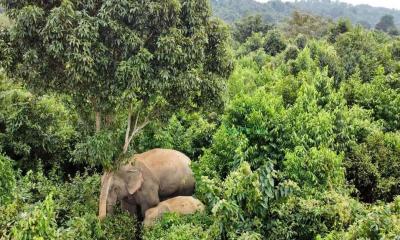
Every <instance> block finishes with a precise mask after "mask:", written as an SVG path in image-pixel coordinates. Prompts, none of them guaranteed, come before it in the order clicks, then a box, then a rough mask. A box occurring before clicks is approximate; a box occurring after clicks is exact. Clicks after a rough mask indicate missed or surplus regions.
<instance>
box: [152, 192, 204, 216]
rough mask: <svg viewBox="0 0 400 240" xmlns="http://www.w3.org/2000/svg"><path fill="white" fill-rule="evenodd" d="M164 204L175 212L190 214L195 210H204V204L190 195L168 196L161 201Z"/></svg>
mask: <svg viewBox="0 0 400 240" xmlns="http://www.w3.org/2000/svg"><path fill="white" fill-rule="evenodd" d="M160 204H165V205H167V206H168V209H169V210H170V211H171V212H177V213H182V214H192V213H195V212H196V211H200V212H201V211H204V205H203V203H201V202H200V201H199V200H198V199H196V198H194V197H191V196H178V197H174V198H170V199H168V200H165V201H164V202H161V203H160Z"/></svg>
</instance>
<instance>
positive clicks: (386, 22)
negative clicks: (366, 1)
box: [375, 15, 396, 33]
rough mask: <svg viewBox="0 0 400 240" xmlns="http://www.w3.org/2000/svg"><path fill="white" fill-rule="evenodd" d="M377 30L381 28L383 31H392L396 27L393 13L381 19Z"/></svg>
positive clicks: (376, 27)
mask: <svg viewBox="0 0 400 240" xmlns="http://www.w3.org/2000/svg"><path fill="white" fill-rule="evenodd" d="M375 29H376V30H381V31H383V32H387V33H389V32H391V31H393V30H395V29H396V25H395V24H394V17H393V16H392V15H384V16H382V18H381V20H379V22H378V23H377V24H376V26H375Z"/></svg>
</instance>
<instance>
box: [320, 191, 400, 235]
mask: <svg viewBox="0 0 400 240" xmlns="http://www.w3.org/2000/svg"><path fill="white" fill-rule="evenodd" d="M368 210H369V214H367V215H363V216H361V217H358V218H357V221H356V222H355V223H354V224H352V225H351V226H350V227H349V228H348V230H346V231H334V232H332V233H330V234H329V235H327V236H326V237H325V238H318V240H322V239H324V240H336V239H371V240H378V239H396V238H398V237H399V236H400V197H397V198H396V199H395V200H394V201H393V203H390V204H387V205H383V204H379V205H377V206H373V207H371V208H370V209H368Z"/></svg>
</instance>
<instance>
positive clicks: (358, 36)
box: [335, 27, 392, 82]
mask: <svg viewBox="0 0 400 240" xmlns="http://www.w3.org/2000/svg"><path fill="white" fill-rule="evenodd" d="M335 48H336V51H337V53H338V55H339V56H341V58H342V61H343V67H344V72H345V77H346V78H349V77H350V76H351V75H353V74H354V73H356V72H357V71H358V70H359V73H360V76H361V79H362V81H363V82H369V81H371V80H372V79H373V78H374V76H375V74H376V69H377V68H378V67H379V66H383V67H384V68H385V71H389V70H390V69H391V67H392V66H391V64H392V62H391V61H390V59H389V56H390V54H388V53H387V52H386V51H387V50H386V49H385V48H383V47H382V44H381V43H379V42H378V40H377V39H376V36H374V35H373V33H372V32H368V31H365V30H363V29H361V28H359V27H358V28H356V29H354V30H353V31H351V32H348V33H345V34H342V35H340V36H339V37H338V38H337V41H336V43H335Z"/></svg>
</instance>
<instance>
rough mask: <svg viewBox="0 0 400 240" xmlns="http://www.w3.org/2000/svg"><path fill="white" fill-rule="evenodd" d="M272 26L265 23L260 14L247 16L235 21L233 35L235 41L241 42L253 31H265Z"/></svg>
mask: <svg viewBox="0 0 400 240" xmlns="http://www.w3.org/2000/svg"><path fill="white" fill-rule="evenodd" d="M271 29H272V26H271V25H269V24H267V23H265V22H264V21H263V19H262V18H261V15H255V16H248V17H245V18H243V19H241V20H239V21H237V22H235V28H234V31H233V36H234V37H235V39H236V40H237V41H239V42H240V43H243V42H245V41H246V40H247V38H249V37H250V36H252V35H253V33H263V34H264V33H267V32H268V31H269V30H271Z"/></svg>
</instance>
